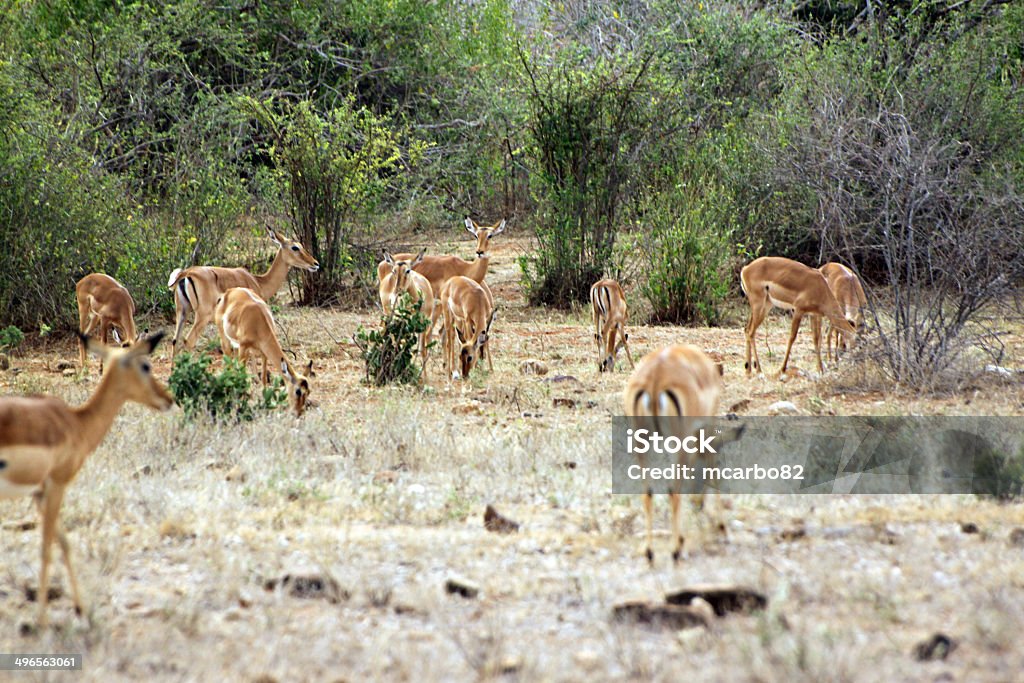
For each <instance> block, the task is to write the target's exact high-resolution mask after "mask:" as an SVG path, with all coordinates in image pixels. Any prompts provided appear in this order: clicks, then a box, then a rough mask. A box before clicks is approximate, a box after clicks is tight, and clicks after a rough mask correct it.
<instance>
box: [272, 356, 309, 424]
mask: <svg viewBox="0 0 1024 683" xmlns="http://www.w3.org/2000/svg"><path fill="white" fill-rule="evenodd" d="M281 374H283V375H284V378H285V379H286V380H288V398H289V400H290V401H291V404H292V408H293V409H294V410H295V415H296V416H297V417H302V414H303V413H304V412H306V399H307V398H309V380H310V379H312V378H313V377H316V373H315V372H313V361H309V362H308V363H306V365H305V367H304V368H303V372H302V374H299V373H297V372H295V371H294V370H292V367H291V366H290V365H288V361H286V360H283V361H281Z"/></svg>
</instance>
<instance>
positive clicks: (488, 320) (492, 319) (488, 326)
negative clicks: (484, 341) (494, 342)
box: [484, 308, 498, 334]
mask: <svg viewBox="0 0 1024 683" xmlns="http://www.w3.org/2000/svg"><path fill="white" fill-rule="evenodd" d="M496 315H498V309H497V308H495V309H493V310H492V311H491V317H490V318H488V319H487V327H485V328H484V333H485V334H489V333H490V331H491V323H493V322H494V316H496Z"/></svg>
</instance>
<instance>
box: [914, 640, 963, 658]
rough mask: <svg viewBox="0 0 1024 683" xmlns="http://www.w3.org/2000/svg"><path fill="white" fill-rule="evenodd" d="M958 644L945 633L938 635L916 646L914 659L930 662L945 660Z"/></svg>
mask: <svg viewBox="0 0 1024 683" xmlns="http://www.w3.org/2000/svg"><path fill="white" fill-rule="evenodd" d="M957 645H958V643H957V642H956V641H955V640H953V639H952V638H950V637H949V636H947V635H946V634H945V633H936V634H934V635H933V636H932V637H931V638H928V639H927V640H923V641H921V642H920V643H918V644H917V645H915V646H914V659H916V660H917V661H919V662H928V661H932V660H934V659H945V658H946V657H948V656H949V653H950V652H952V651H953V650H955V649H956V648H957Z"/></svg>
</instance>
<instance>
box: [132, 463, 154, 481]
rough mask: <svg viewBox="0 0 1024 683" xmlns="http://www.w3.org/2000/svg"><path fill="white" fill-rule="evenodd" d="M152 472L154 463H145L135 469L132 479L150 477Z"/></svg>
mask: <svg viewBox="0 0 1024 683" xmlns="http://www.w3.org/2000/svg"><path fill="white" fill-rule="evenodd" d="M151 474H153V467H152V465H143V466H142V467H140V468H139V469H137V470H135V472H134V473H133V474H132V479H139V478H141V477H148V476H149V475H151Z"/></svg>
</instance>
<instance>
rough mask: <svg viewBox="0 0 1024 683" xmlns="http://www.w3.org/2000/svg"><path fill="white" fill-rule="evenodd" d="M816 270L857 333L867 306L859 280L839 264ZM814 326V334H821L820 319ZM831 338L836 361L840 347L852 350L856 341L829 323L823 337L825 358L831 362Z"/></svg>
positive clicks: (817, 319)
mask: <svg viewBox="0 0 1024 683" xmlns="http://www.w3.org/2000/svg"><path fill="white" fill-rule="evenodd" d="M818 270H819V271H821V274H822V275H824V276H825V281H826V282H828V288H829V289H830V290H832V294H833V295H834V296H835V298H836V301H837V302H838V303H839V307H840V308H841V309H842V310H843V314H844V315H845V316H846V319H847V320H849V321H850V324H851V325H853V328H854V329H855V330H858V331H859V330H860V327H861V325H862V324H863V323H864V311H863V310H862V309H863V308H864V307H865V306H867V304H868V299H867V297H866V296H865V295H864V287H863V286H861V284H860V278H858V277H857V275H856V274H855V273H854V272H853V271H852V270H850V269H849V268H847V267H846V266H844V265H843V264H841V263H835V262H831V263H826V264H825V265H823V266H822V267H821V268H818ZM814 325H815V326H816V327H817V330H816V332H815V334H821V318H818V317H815V318H814ZM833 337H835V340H836V355H835V359H836V360H839V349H840V346H841V347H842V349H843V350H844V351H845V350H848V349H850V348H852V347H853V344H854V343H855V342H856V341H857V337H856V336H855V335H852V334H849V333H840V331H839V330H838V329H836V327H835V325H832V324H831V323H829V326H828V333H827V334H826V335H825V356H826V358H828V359H829V360H832V338H833Z"/></svg>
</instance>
